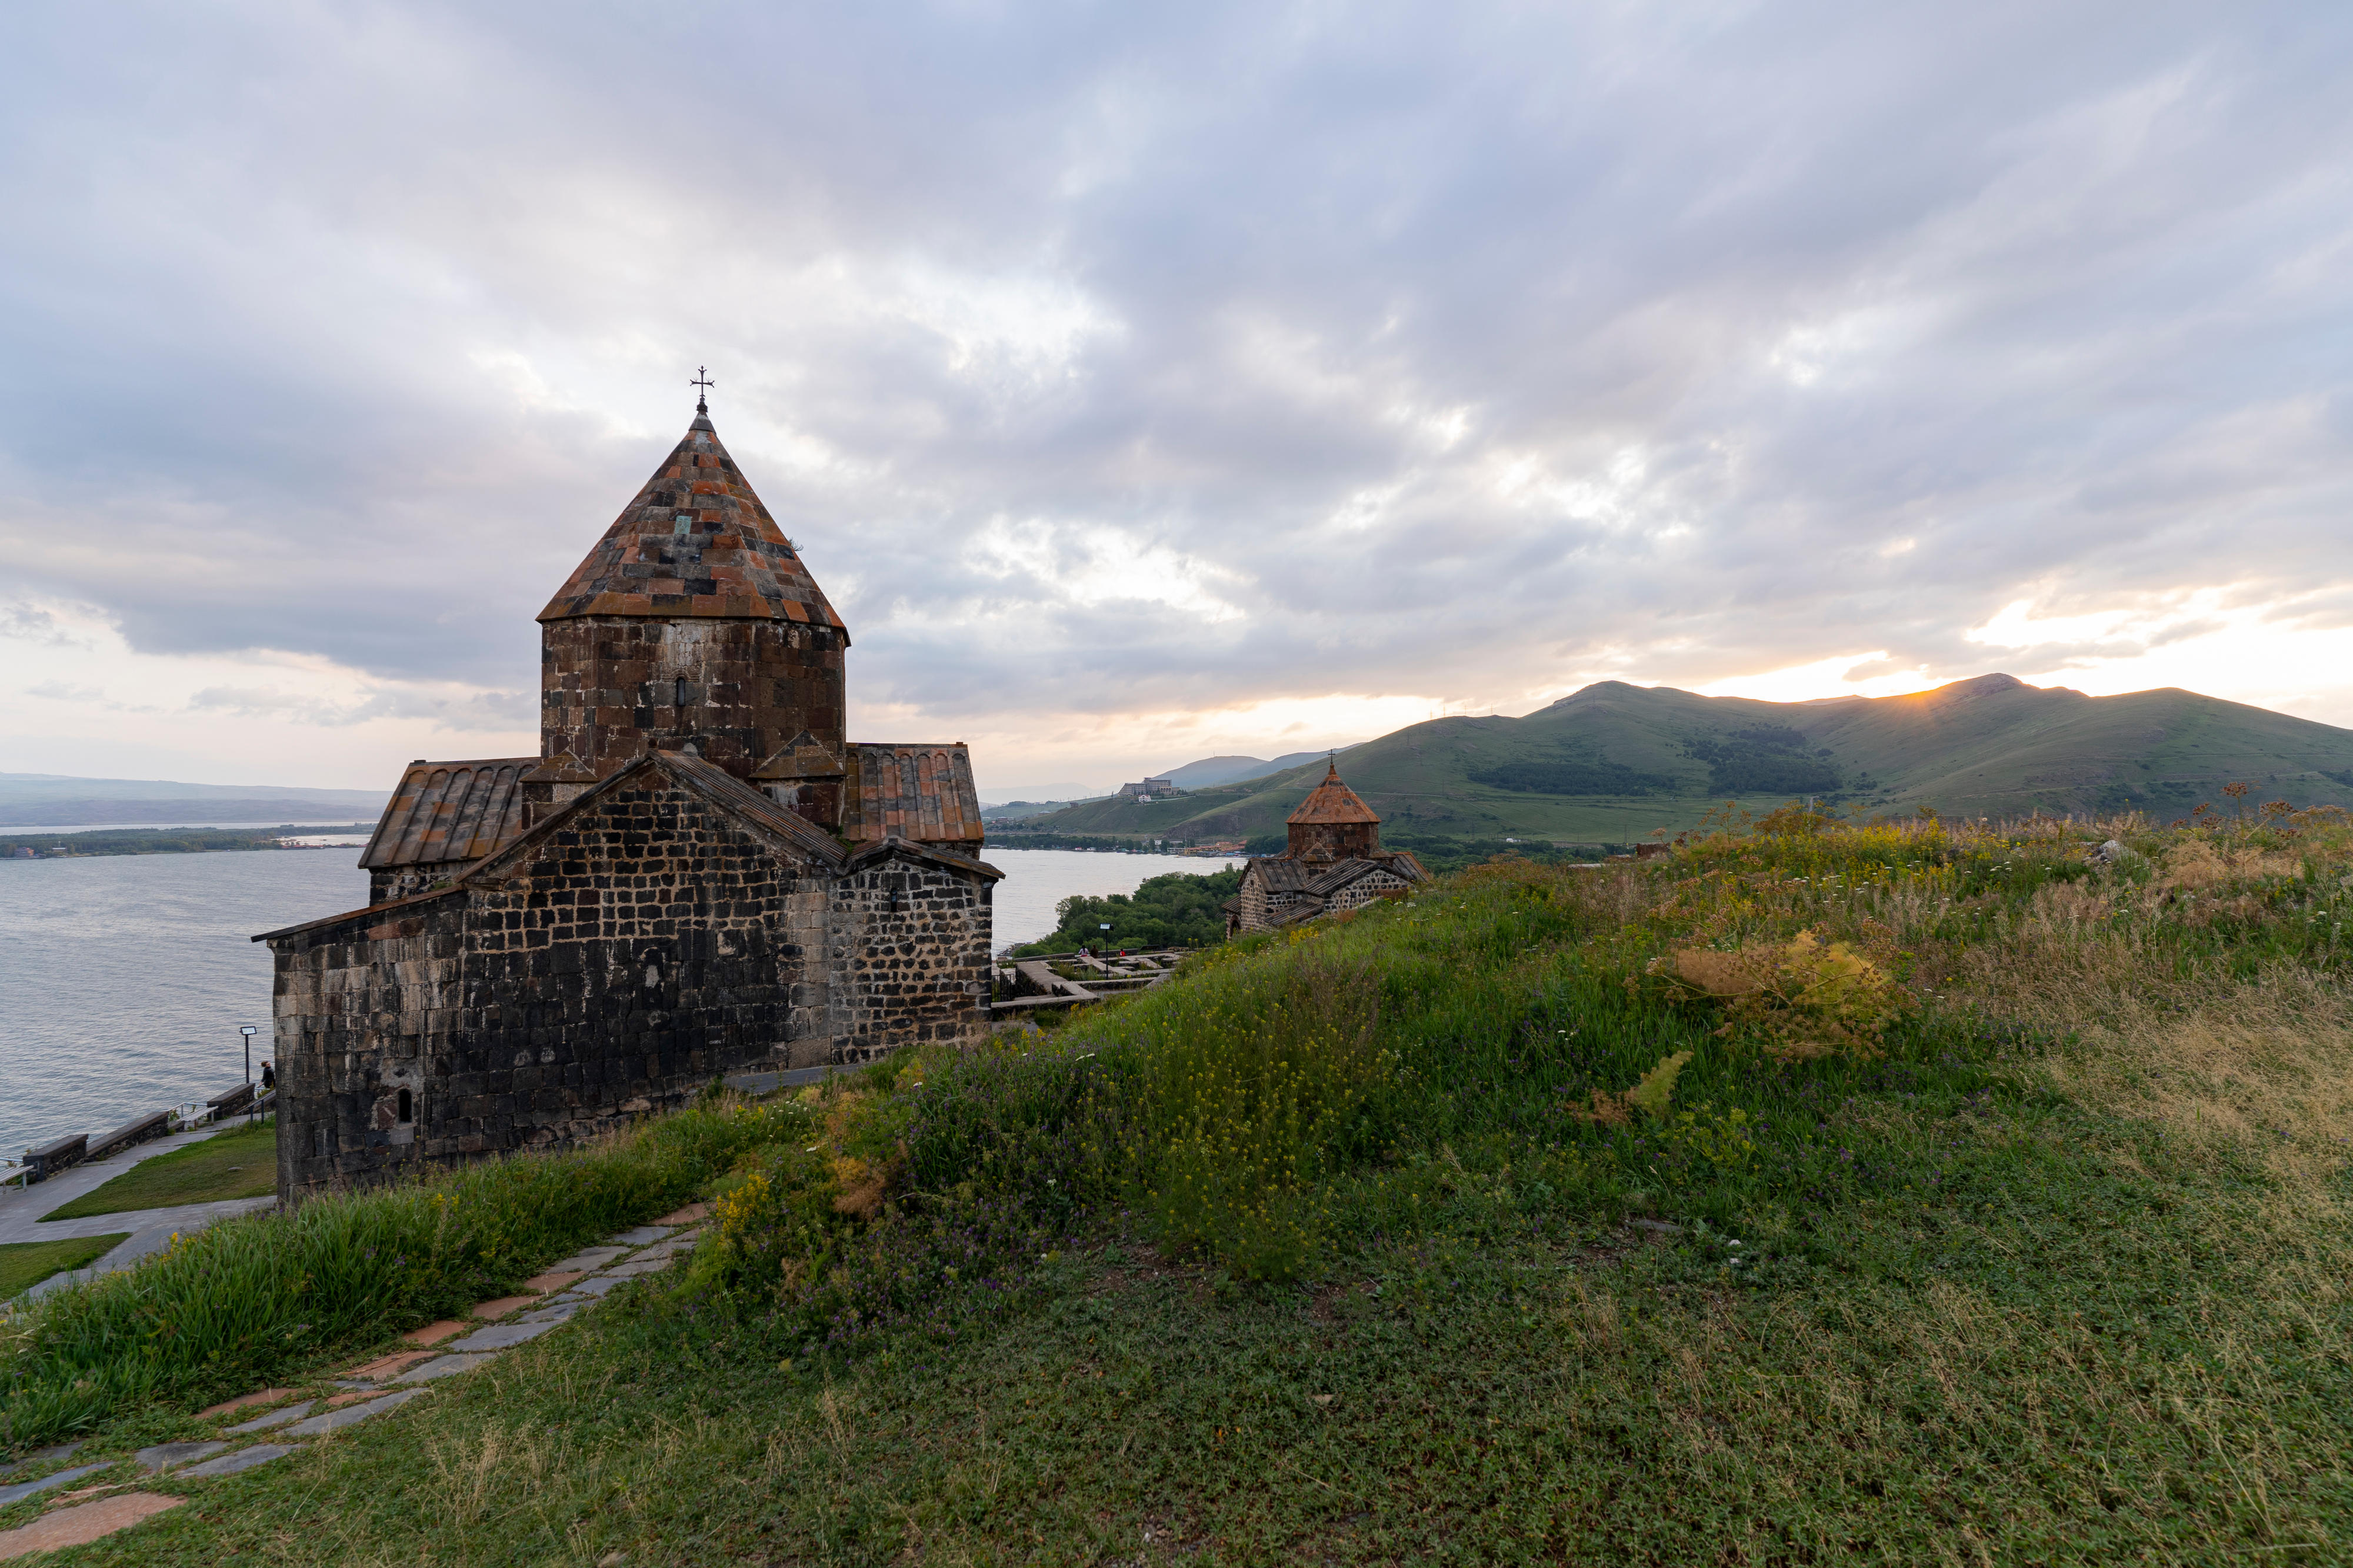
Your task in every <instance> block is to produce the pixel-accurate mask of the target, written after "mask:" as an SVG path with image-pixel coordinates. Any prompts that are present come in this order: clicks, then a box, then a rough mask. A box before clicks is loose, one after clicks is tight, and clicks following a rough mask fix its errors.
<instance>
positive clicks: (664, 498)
mask: <svg viewBox="0 0 2353 1568" xmlns="http://www.w3.org/2000/svg"><path fill="white" fill-rule="evenodd" d="M575 616H649V617H661V618H665V619H667V618H670V617H673V616H711V617H713V618H717V619H724V620H780V621H798V622H801V623H803V624H805V625H810V626H836V627H840V628H841V630H842V633H843V637H842V640H843V641H844V642H845V643H847V642H848V641H849V628H848V627H846V626H842V624H841V617H840V616H837V615H835V614H834V613H833V606H832V605H828V604H827V603H826V599H825V594H824V592H823V591H822V590H820V589H819V588H818V585H817V580H816V579H815V578H813V577H811V576H810V575H809V574H808V568H807V566H806V565H805V564H803V563H802V561H801V559H800V554H799V552H797V551H796V550H795V549H794V548H793V546H792V544H791V542H789V541H788V540H786V538H785V536H784V532H783V531H782V530H780V529H778V528H777V527H776V519H774V518H772V517H770V516H769V515H768V509H767V508H766V507H765V506H763V505H761V504H760V498H759V497H758V496H756V495H754V494H753V493H752V487H751V486H750V485H749V484H747V483H746V482H745V481H744V475H743V473H742V471H741V470H740V469H738V468H736V467H735V459H734V458H731V457H729V456H728V455H727V448H726V447H723V446H721V445H720V444H719V435H718V432H717V431H716V430H714V429H713V428H712V424H711V421H710V419H709V418H707V417H705V416H701V415H698V416H695V420H694V423H693V424H692V425H690V426H687V431H686V438H685V439H684V440H682V441H681V442H680V443H679V444H678V447H677V449H676V450H675V451H673V452H671V453H670V458H669V460H668V461H666V462H664V463H663V464H662V466H661V467H660V468H657V469H655V470H654V477H653V478H652V479H648V480H647V481H646V483H645V488H644V489H640V490H638V495H637V499H636V500H633V501H631V502H630V503H629V504H628V506H626V507H624V508H622V509H621V515H620V516H619V517H618V518H616V519H615V520H614V521H613V526H612V527H610V528H608V529H607V530H606V531H605V537H604V538H602V539H600V540H598V541H597V542H596V548H595V549H594V550H591V551H590V552H588V556H587V559H586V560H585V561H583V562H581V563H580V564H579V565H578V566H576V567H575V568H574V569H573V573H572V575H571V576H570V577H569V578H568V579H566V580H565V584H564V586H563V587H561V588H559V589H557V590H556V593H555V597H554V598H553V599H550V600H549V601H548V602H547V608H545V609H543V610H542V611H540V613H539V618H540V619H541V620H543V621H561V620H569V619H572V618H574V617H575Z"/></svg>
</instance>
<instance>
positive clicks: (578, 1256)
mask: <svg viewBox="0 0 2353 1568" xmlns="http://www.w3.org/2000/svg"><path fill="white" fill-rule="evenodd" d="M628 1250H629V1249H628V1247H582V1248H581V1249H580V1250H579V1251H577V1252H575V1253H574V1254H573V1255H572V1256H571V1257H569V1258H565V1260H564V1261H563V1262H561V1263H559V1264H557V1265H555V1266H554V1268H550V1269H549V1270H548V1272H549V1273H551V1274H587V1273H590V1272H593V1271H594V1270H596V1269H598V1268H604V1267H605V1265H607V1263H610V1262H612V1261H613V1259H615V1258H618V1257H620V1256H621V1254H623V1253H625V1252H627V1251H628Z"/></svg>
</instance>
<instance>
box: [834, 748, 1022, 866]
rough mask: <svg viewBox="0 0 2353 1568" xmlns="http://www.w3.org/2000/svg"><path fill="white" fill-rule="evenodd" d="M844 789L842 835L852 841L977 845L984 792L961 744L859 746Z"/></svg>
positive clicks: (853, 751)
mask: <svg viewBox="0 0 2353 1568" xmlns="http://www.w3.org/2000/svg"><path fill="white" fill-rule="evenodd" d="M986 831H987V830H986V829H984V828H983V827H982V826H981V823H980V796H979V794H978V793H977V792H976V790H975V789H974V787H973V782H972V753H971V752H967V751H966V750H965V748H964V747H963V746H962V745H954V746H893V745H880V744H877V745H857V744H853V745H851V746H850V748H849V776H848V777H847V778H846V779H845V780H844V781H843V784H842V792H841V836H842V837H844V838H847V839H849V841H850V842H851V843H852V844H857V843H860V842H862V841H868V840H874V839H881V838H886V837H890V836H891V835H892V834H894V833H895V834H897V835H898V836H899V837H902V838H916V839H924V840H928V841H930V842H934V843H943V842H966V843H972V844H978V843H979V842H980V840H981V839H982V838H983V837H985V836H986Z"/></svg>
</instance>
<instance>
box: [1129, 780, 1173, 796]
mask: <svg viewBox="0 0 2353 1568" xmlns="http://www.w3.org/2000/svg"><path fill="white" fill-rule="evenodd" d="M1182 793H1183V792H1182V791H1180V790H1178V789H1177V787H1176V780H1175V779H1141V780H1138V781H1137V782H1136V783H1134V784H1122V785H1120V786H1119V795H1117V797H1116V798H1118V799H1120V800H1155V799H1157V798H1158V797H1160V796H1161V795H1179V794H1182Z"/></svg>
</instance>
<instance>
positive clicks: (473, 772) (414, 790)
mask: <svg viewBox="0 0 2353 1568" xmlns="http://www.w3.org/2000/svg"><path fill="white" fill-rule="evenodd" d="M538 763H539V759H538V758H537V757H491V758H489V759H487V760H484V761H479V762H470V763H428V762H423V761H418V762H414V763H409V764H408V771H407V772H406V773H403V774H401V775H400V785H399V787H398V788H396V789H395V790H394V791H393V792H392V804H391V805H387V806H385V808H384V816H383V818H382V819H381V820H380V821H378V822H377V823H376V825H375V836H374V837H371V838H369V839H368V846H367V847H366V848H365V849H364V850H362V851H361V852H360V867H361V868H362V869H363V870H369V871H374V870H377V869H380V868H385V867H388V866H433V865H440V864H444V863H446V862H448V861H452V860H479V859H480V858H482V857H483V856H485V855H488V854H490V853H491V851H492V850H494V849H496V848H498V847H500V846H501V845H502V844H505V843H506V842H508V841H509V840H510V839H512V838H513V837H515V836H516V835H517V834H519V833H521V832H522V775H523V773H525V771H527V770H528V769H531V768H533V767H535V766H537V765H538Z"/></svg>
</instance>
